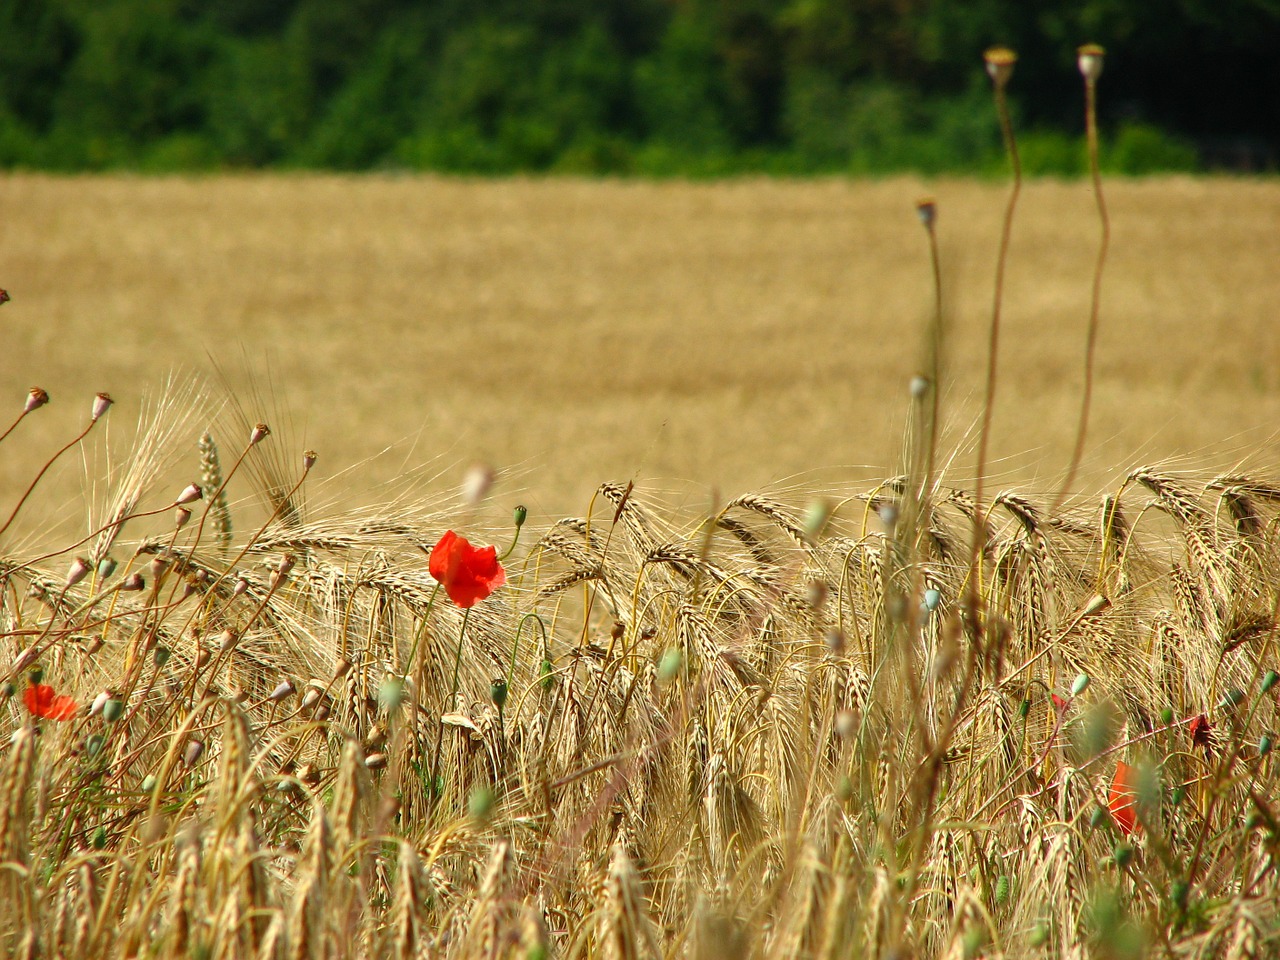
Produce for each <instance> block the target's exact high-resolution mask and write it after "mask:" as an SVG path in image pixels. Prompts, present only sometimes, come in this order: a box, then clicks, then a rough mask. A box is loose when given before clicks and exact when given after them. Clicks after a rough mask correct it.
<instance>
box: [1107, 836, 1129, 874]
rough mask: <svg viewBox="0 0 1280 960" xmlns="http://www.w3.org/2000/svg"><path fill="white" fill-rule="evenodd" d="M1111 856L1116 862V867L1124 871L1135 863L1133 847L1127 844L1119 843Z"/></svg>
mask: <svg viewBox="0 0 1280 960" xmlns="http://www.w3.org/2000/svg"><path fill="white" fill-rule="evenodd" d="M1111 856H1112V859H1114V860H1115V862H1116V866H1117V867H1119V868H1120V869H1121V870H1123V869H1125V868H1126V867H1127V866H1129V864H1131V863H1133V847H1131V846H1130V845H1129V844H1127V843H1117V844H1116V848H1115V849H1114V850H1113V851H1112V852H1111Z"/></svg>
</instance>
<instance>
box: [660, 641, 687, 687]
mask: <svg viewBox="0 0 1280 960" xmlns="http://www.w3.org/2000/svg"><path fill="white" fill-rule="evenodd" d="M683 665H684V657H683V656H682V655H681V653H680V650H679V649H678V648H676V647H668V648H667V649H666V651H665V652H664V653H663V654H662V660H661V661H660V662H659V663H658V679H659V680H661V681H662V682H663V683H666V682H668V681H670V680H674V679H675V677H676V675H677V674H678V673H679V672H680V668H681V666H683Z"/></svg>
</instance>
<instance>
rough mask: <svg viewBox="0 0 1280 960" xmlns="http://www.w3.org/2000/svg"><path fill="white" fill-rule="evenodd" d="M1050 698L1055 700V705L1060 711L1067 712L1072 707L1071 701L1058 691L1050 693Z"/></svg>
mask: <svg viewBox="0 0 1280 960" xmlns="http://www.w3.org/2000/svg"><path fill="white" fill-rule="evenodd" d="M1049 699H1050V700H1052V701H1053V707H1054V709H1055V710H1057V711H1058V712H1059V713H1066V712H1067V711H1068V710H1069V709H1070V708H1071V701H1070V700H1068V699H1066V698H1065V697H1060V696H1058V695H1057V694H1056V693H1051V694H1049Z"/></svg>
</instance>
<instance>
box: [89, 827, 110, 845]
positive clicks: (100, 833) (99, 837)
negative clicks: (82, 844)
mask: <svg viewBox="0 0 1280 960" xmlns="http://www.w3.org/2000/svg"><path fill="white" fill-rule="evenodd" d="M89 842H90V843H91V844H93V849H95V850H105V849H106V847H107V828H106V827H101V826H100V827H98V829H97V830H95V831H93V837H92V838H91V839H90V840H89Z"/></svg>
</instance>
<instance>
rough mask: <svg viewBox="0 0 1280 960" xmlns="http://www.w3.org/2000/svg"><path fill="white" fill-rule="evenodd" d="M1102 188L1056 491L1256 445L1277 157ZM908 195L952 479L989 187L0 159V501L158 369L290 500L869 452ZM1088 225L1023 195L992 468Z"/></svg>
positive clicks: (872, 453) (1045, 417)
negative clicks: (1095, 328)
mask: <svg viewBox="0 0 1280 960" xmlns="http://www.w3.org/2000/svg"><path fill="white" fill-rule="evenodd" d="M1106 189H1107V197H1108V200H1109V203H1110V207H1111V214H1112V221H1113V228H1114V232H1113V242H1112V252H1111V257H1110V260H1109V262H1108V264H1107V272H1106V275H1105V281H1104V288H1103V311H1102V329H1101V338H1100V341H1099V348H1098V368H1097V375H1098V381H1097V393H1096V399H1095V407H1094V414H1093V418H1092V423H1091V430H1090V442H1089V445H1088V448H1087V450H1086V458H1085V463H1084V467H1083V470H1082V474H1081V477H1080V482H1079V484H1078V487H1079V488H1080V489H1081V490H1083V491H1086V492H1096V491H1097V490H1098V489H1100V488H1101V486H1103V485H1107V484H1112V483H1113V482H1115V481H1116V480H1117V479H1118V478H1119V477H1122V476H1123V475H1124V473H1126V472H1127V470H1128V469H1129V468H1131V467H1133V466H1136V465H1137V464H1139V463H1141V462H1148V461H1153V460H1159V459H1165V458H1171V457H1172V458H1179V459H1178V462H1187V461H1191V462H1194V463H1197V464H1209V465H1211V467H1212V468H1214V469H1217V468H1224V469H1225V468H1228V467H1232V466H1234V465H1235V464H1236V462H1237V461H1238V460H1246V461H1247V462H1248V463H1249V464H1250V465H1252V466H1261V467H1262V469H1263V470H1264V471H1267V470H1271V469H1273V468H1274V465H1275V456H1274V447H1273V446H1272V444H1273V440H1274V430H1275V428H1276V424H1278V423H1280V338H1277V336H1276V333H1275V329H1276V328H1275V322H1276V304H1277V302H1280V274H1277V272H1276V269H1275V264H1276V263H1277V254H1280V240H1278V238H1277V231H1276V228H1277V224H1278V223H1280V184H1277V183H1275V182H1270V181H1259V180H1248V179H1233V178H1186V177H1177V178H1172V177H1165V178H1153V179H1146V180H1114V181H1109V182H1108V183H1107V185H1106ZM926 193H927V194H930V195H933V196H935V197H936V198H937V200H938V204H939V233H940V238H941V243H942V258H943V271H944V275H945V277H944V283H945V290H946V300H947V305H948V310H947V313H948V318H947V323H948V330H947V343H946V353H947V357H948V364H947V370H946V375H945V382H946V386H945V389H946V392H945V399H944V417H945V421H946V426H947V435H946V438H945V439H944V448H945V449H947V450H959V451H960V452H959V453H958V454H957V455H956V458H955V460H954V462H953V463H951V464H950V465H949V466H948V467H947V470H948V473H949V475H950V476H951V478H952V479H953V480H955V481H957V482H959V481H963V480H968V479H969V478H970V477H971V474H972V472H973V461H974V454H973V449H972V447H973V444H972V442H970V440H971V437H972V435H973V433H974V431H975V429H976V424H977V420H978V416H979V412H980V399H981V392H982V382H983V381H982V376H983V370H984V363H985V345H986V331H987V324H988V320H989V316H990V306H991V288H992V277H993V273H994V264H995V255H996V242H997V239H998V231H999V220H1000V216H1001V213H1002V210H1003V204H1004V202H1005V198H1006V195H1007V187H1006V186H1004V185H1002V184H1000V183H998V182H988V181H975V180H964V179H942V180H930V181H925V180H921V179H916V178H907V177H900V178H892V179H884V180H875V181H848V180H835V179H832V180H817V181H810V182H798V181H785V180H752V179H746V180H736V181H731V182H724V183H718V184H691V183H687V182H624V181H609V180H603V181H584V180H576V179H513V180H504V181H472V180H446V179H436V178H431V177H418V176H413V177H400V176H361V177H341V176H327V175H326V176H322V175H289V176H283V175H261V174H255V175H236V176H210V177H198V178H178V177H166V178H152V179H139V178H135V177H130V176H77V177H55V176H45V175H34V174H11V175H7V176H5V177H3V179H0V209H2V210H3V211H4V216H3V218H2V220H0V268H2V274H0V280H2V281H3V286H5V287H6V288H8V289H9V291H10V292H11V294H12V296H13V300H12V302H10V303H8V304H6V305H4V307H3V308H0V320H2V321H3V334H2V336H3V342H4V345H5V346H4V349H3V350H0V383H3V385H4V394H5V397H7V399H5V400H4V403H5V404H6V405H7V406H8V407H9V408H10V409H11V410H12V411H13V412H14V413H16V412H17V411H18V410H19V409H20V408H21V403H22V400H23V398H24V397H25V395H26V390H27V388H28V387H29V386H31V385H33V384H38V385H40V386H43V387H45V388H46V389H48V390H49V391H50V393H51V394H52V395H53V403H52V404H51V406H50V407H49V408H48V409H47V410H43V411H41V412H40V413H39V414H38V415H37V416H35V417H34V418H32V419H31V420H30V421H29V422H27V423H25V424H24V425H23V427H22V429H21V431H20V433H19V434H17V435H15V436H14V437H13V438H11V439H10V440H9V441H8V443H7V445H6V456H5V457H4V458H3V461H0V491H2V495H3V502H6V503H10V502H12V501H13V500H14V499H15V497H16V496H17V495H18V494H19V493H20V491H21V489H22V487H23V486H24V485H25V483H26V482H28V481H29V480H30V478H31V476H32V475H33V473H34V471H35V470H36V469H37V468H38V465H39V464H40V463H41V462H43V457H44V456H45V455H47V454H49V453H51V452H52V451H53V450H54V449H55V448H56V447H57V446H58V445H60V443H61V442H62V441H63V440H65V439H68V438H70V437H71V436H73V435H74V432H75V431H76V430H77V428H78V426H79V425H81V424H82V422H83V420H84V418H85V417H86V416H87V413H88V409H89V401H90V398H91V397H92V395H93V393H94V392H95V391H98V390H106V391H109V392H110V393H111V394H112V395H113V396H114V397H115V398H116V399H117V401H118V402H117V405H116V407H115V409H114V410H113V412H112V414H111V423H112V427H111V429H112V430H113V431H114V434H113V436H114V437H116V438H120V439H116V440H115V441H114V442H115V444H116V449H117V453H118V454H124V453H126V452H127V442H126V439H125V438H126V437H127V433H128V431H127V429H126V428H127V427H128V425H129V424H130V423H131V422H134V421H136V416H137V413H138V410H139V407H140V405H141V403H142V401H143V398H144V395H147V394H150V395H152V396H155V395H156V394H158V393H159V392H161V391H162V390H163V389H164V384H165V381H166V378H167V377H169V376H170V375H171V374H173V373H174V372H175V371H176V372H177V374H178V377H179V380H185V379H187V378H200V379H205V380H209V381H212V382H214V383H217V380H218V375H217V373H216V369H217V368H221V369H222V370H223V371H224V373H225V376H226V379H227V383H228V385H229V386H230V388H231V390H232V391H234V392H235V394H236V395H238V396H239V397H240V398H241V401H242V402H243V403H244V404H245V406H246V411H245V412H246V414H247V415H248V416H249V417H250V419H251V420H252V419H266V420H268V421H269V422H271V423H272V425H273V426H274V427H276V428H277V432H278V433H280V434H282V435H284V434H286V433H290V434H291V436H286V438H285V441H284V442H285V443H286V444H292V446H291V447H289V448H288V450H289V454H288V455H289V456H290V457H292V456H294V455H295V453H296V452H299V451H301V449H302V448H303V446H309V447H314V448H315V449H316V450H318V451H319V452H320V455H321V458H322V459H321V464H320V466H319V467H317V473H319V474H320V475H322V476H328V477H332V480H331V482H329V483H327V484H326V486H325V487H324V488H323V495H324V496H325V497H327V498H333V499H337V500H340V501H344V502H345V501H352V500H354V501H362V500H368V499H369V497H370V491H371V490H373V489H374V488H375V487H376V485H377V484H379V483H381V482H384V481H389V480H391V479H393V478H395V477H397V476H399V475H401V474H403V473H404V472H406V471H408V470H411V469H418V468H425V470H426V472H427V473H428V474H430V475H432V476H434V479H433V480H432V481H431V482H432V483H433V484H435V485H436V486H438V487H439V488H440V489H453V487H454V485H456V483H457V482H458V481H459V480H460V479H461V477H462V474H463V472H464V470H465V469H466V467H467V466H468V465H469V464H471V463H472V462H474V461H477V460H479V461H484V462H487V463H490V464H492V465H493V466H495V467H496V468H498V469H499V471H500V485H499V487H498V488H497V492H498V494H499V495H500V496H499V499H500V501H501V503H502V504H503V510H504V511H505V510H506V509H508V507H509V505H510V504H511V503H513V502H515V501H516V500H517V499H518V500H523V501H525V502H526V503H528V505H529V507H530V512H531V514H532V515H533V516H535V517H539V518H542V517H555V516H559V515H562V514H564V513H567V512H580V511H581V510H583V509H584V508H585V505H586V502H587V500H588V499H589V497H590V495H591V492H592V491H593V490H594V489H595V487H596V486H597V485H598V484H599V483H600V482H601V481H603V480H609V479H620V480H624V481H625V480H627V479H631V478H635V479H637V480H639V481H641V482H643V483H645V484H646V485H648V486H650V487H653V486H655V485H656V486H659V487H671V486H673V484H674V485H675V489H676V490H677V491H678V495H679V496H681V497H683V498H685V499H686V500H688V501H689V502H690V503H695V504H697V505H699V506H702V505H704V504H705V503H706V502H707V501H708V500H709V498H710V497H711V496H712V493H713V491H718V493H719V494H720V495H721V496H722V497H729V496H733V495H736V494H738V493H741V492H744V491H748V490H756V489H760V488H762V487H766V486H773V487H774V488H776V487H777V486H779V485H790V484H794V483H797V482H805V483H809V484H813V485H816V486H819V487H820V486H821V485H823V484H826V483H834V482H837V481H839V482H844V481H848V480H850V479H858V478H862V477H882V476H885V475H887V474H889V473H891V472H894V471H895V470H896V463H897V459H898V447H899V444H900V442H901V437H902V429H903V424H904V421H905V414H906V407H907V387H908V382H909V380H910V377H911V376H912V375H913V373H915V372H916V370H917V369H918V367H919V364H920V357H921V346H922V338H923V330H924V324H925V322H926V320H927V318H928V316H929V311H930V310H931V305H932V287H931V279H930V273H929V266H928V262H929V261H928V250H927V244H926V237H925V234H924V231H923V230H922V229H921V227H920V225H919V223H918V222H917V220H916V216H915V213H914V209H913V208H914V202H915V201H916V199H917V198H918V197H920V196H921V195H923V194H926ZM1098 235H1099V229H1098V222H1097V218H1096V214H1095V212H1094V208H1093V200H1092V196H1091V194H1090V192H1089V189H1088V186H1087V184H1085V183H1083V182H1061V181H1053V180H1043V181H1035V182H1032V183H1030V184H1029V185H1028V186H1027V188H1026V189H1025V191H1024V193H1023V196H1022V200H1021V205H1020V207H1019V209H1018V214H1017V219H1016V222H1015V228H1014V235H1013V248H1012V255H1011V260H1010V266H1009V275H1008V285H1007V291H1006V294H1007V298H1006V306H1005V324H1006V326H1005V330H1004V339H1003V342H1002V347H1001V368H1000V369H1001V380H1000V386H999V392H998V396H997V403H996V409H995V417H994V434H993V453H994V454H995V455H996V457H997V458H998V460H997V462H996V464H995V467H994V475H995V479H996V482H997V483H1003V482H1008V483H1017V484H1026V485H1030V486H1031V487H1033V488H1035V489H1038V490H1042V491H1043V490H1053V489H1055V485H1056V484H1057V483H1058V482H1060V479H1061V476H1062V474H1063V472H1064V471H1065V467H1066V464H1067V460H1068V458H1069V454H1070V446H1071V442H1072V438H1073V434H1074V428H1075V420H1076V416H1077V412H1078V405H1079V401H1080V386H1081V379H1082V377H1081V374H1082V369H1083V344H1084V335H1085V324H1086V320H1087V316H1088V297H1089V283H1090V276H1091V270H1092V267H1093V262H1094V258H1095V256H1096V251H1097V243H1098ZM255 391H256V392H257V393H258V394H259V395H261V396H262V397H264V398H265V399H264V401H263V403H262V404H261V405H260V406H259V408H258V409H254V406H255V402H254V401H253V400H252V399H249V398H250V397H251V396H252V394H253V392H255ZM225 394H226V391H225V390H223V389H222V388H221V387H219V388H217V389H215V391H214V395H215V397H216V396H220V395H225ZM272 395H274V397H275V398H276V399H275V401H274V402H273V401H271V400H270V398H271V396H272ZM277 407H278V408H280V409H276V408H277ZM210 409H211V410H212V406H211V408H210ZM281 410H285V411H288V413H287V416H286V415H285V414H283V413H281ZM211 420H212V417H211ZM286 420H292V428H291V431H286V430H285V429H284V428H285V427H286V422H285V421H286ZM214 429H215V435H216V434H217V433H218V431H219V430H223V429H225V428H223V427H220V426H215V428H214ZM215 438H216V439H218V440H219V442H220V443H222V444H223V445H224V447H226V448H228V449H235V448H236V447H237V446H238V444H239V443H241V442H242V438H239V437H226V436H215ZM967 438H969V439H967ZM196 439H197V437H196V436H195V435H193V436H192V437H191V438H190V455H189V459H188V461H187V463H186V464H185V465H183V464H179V465H178V472H179V473H182V474H183V475H184V476H186V477H190V476H194V475H195V471H196V467H197V462H198V461H197V453H196V448H195V441H196ZM383 451H386V452H385V453H383ZM379 454H381V455H379ZM85 472H86V471H85V470H84V468H83V467H82V466H78V465H76V464H69V465H67V466H65V467H64V466H61V465H60V467H59V476H58V478H57V483H58V484H60V486H58V485H54V486H47V487H46V486H45V485H42V487H41V491H40V493H41V495H42V496H44V497H46V498H48V497H55V498H56V497H57V496H59V495H60V494H58V493H57V491H63V492H79V490H80V484H81V483H82V480H81V478H82V477H83V476H84V474H85ZM339 473H341V476H333V475H335V474H339ZM231 492H232V494H233V496H234V495H235V494H236V491H234V490H232V491H231ZM26 514H27V517H28V518H33V519H31V520H30V521H29V522H38V523H42V524H48V523H49V522H51V519H52V518H54V517H56V516H57V515H58V512H57V511H56V510H28V511H27V512H26ZM71 519H72V520H75V519H76V518H75V517H72V518H71ZM79 522H81V523H83V520H82V519H81V520H80V521H79Z"/></svg>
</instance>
